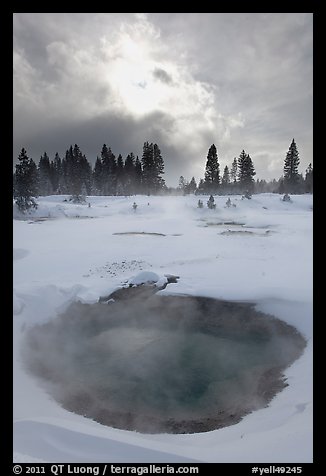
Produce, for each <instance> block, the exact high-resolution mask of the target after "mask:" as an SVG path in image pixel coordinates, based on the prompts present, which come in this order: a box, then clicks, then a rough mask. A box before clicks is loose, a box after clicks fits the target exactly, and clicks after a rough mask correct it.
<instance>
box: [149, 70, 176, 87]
mask: <svg viewBox="0 0 326 476" xmlns="http://www.w3.org/2000/svg"><path fill="white" fill-rule="evenodd" d="M153 76H154V77H155V78H157V79H159V80H160V81H162V82H163V83H166V84H169V83H172V78H171V76H170V75H169V74H168V73H167V72H166V71H165V70H164V69H161V68H155V69H154V71H153Z"/></svg>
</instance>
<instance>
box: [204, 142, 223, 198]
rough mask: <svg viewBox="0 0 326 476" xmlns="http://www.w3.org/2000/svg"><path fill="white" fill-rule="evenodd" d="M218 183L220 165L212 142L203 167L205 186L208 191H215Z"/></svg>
mask: <svg viewBox="0 0 326 476" xmlns="http://www.w3.org/2000/svg"><path fill="white" fill-rule="evenodd" d="M219 185H220V165H219V163H218V157H217V150H216V147H215V145H214V144H212V145H211V146H210V148H209V150H208V154H207V161H206V168H205V188H206V191H207V192H208V193H217V190H218V188H219Z"/></svg>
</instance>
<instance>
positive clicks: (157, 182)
mask: <svg viewBox="0 0 326 476" xmlns="http://www.w3.org/2000/svg"><path fill="white" fill-rule="evenodd" d="M141 161H142V166H143V175H142V179H143V187H144V192H145V193H147V194H148V195H150V194H153V193H154V194H155V193H159V192H160V191H162V190H163V189H164V188H165V182H164V179H163V178H162V177H161V175H162V174H164V161H163V158H162V155H161V151H160V149H159V147H158V145H157V144H153V143H152V142H151V143H149V142H144V146H143V156H142V160H141Z"/></svg>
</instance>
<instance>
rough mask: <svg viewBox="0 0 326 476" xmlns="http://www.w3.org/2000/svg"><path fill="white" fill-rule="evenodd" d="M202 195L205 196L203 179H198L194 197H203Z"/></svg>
mask: <svg viewBox="0 0 326 476" xmlns="http://www.w3.org/2000/svg"><path fill="white" fill-rule="evenodd" d="M204 194H205V182H204V179H200V180H199V184H198V187H197V190H196V195H204Z"/></svg>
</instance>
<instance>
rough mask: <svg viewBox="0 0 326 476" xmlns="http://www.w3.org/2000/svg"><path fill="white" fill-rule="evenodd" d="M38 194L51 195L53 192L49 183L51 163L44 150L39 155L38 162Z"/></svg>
mask: <svg viewBox="0 0 326 476" xmlns="http://www.w3.org/2000/svg"><path fill="white" fill-rule="evenodd" d="M37 170H38V181H39V195H51V193H52V192H53V189H52V183H51V165H50V159H49V157H48V155H47V153H46V152H44V154H43V155H42V156H41V158H40V160H39V163H38V167H37Z"/></svg>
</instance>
